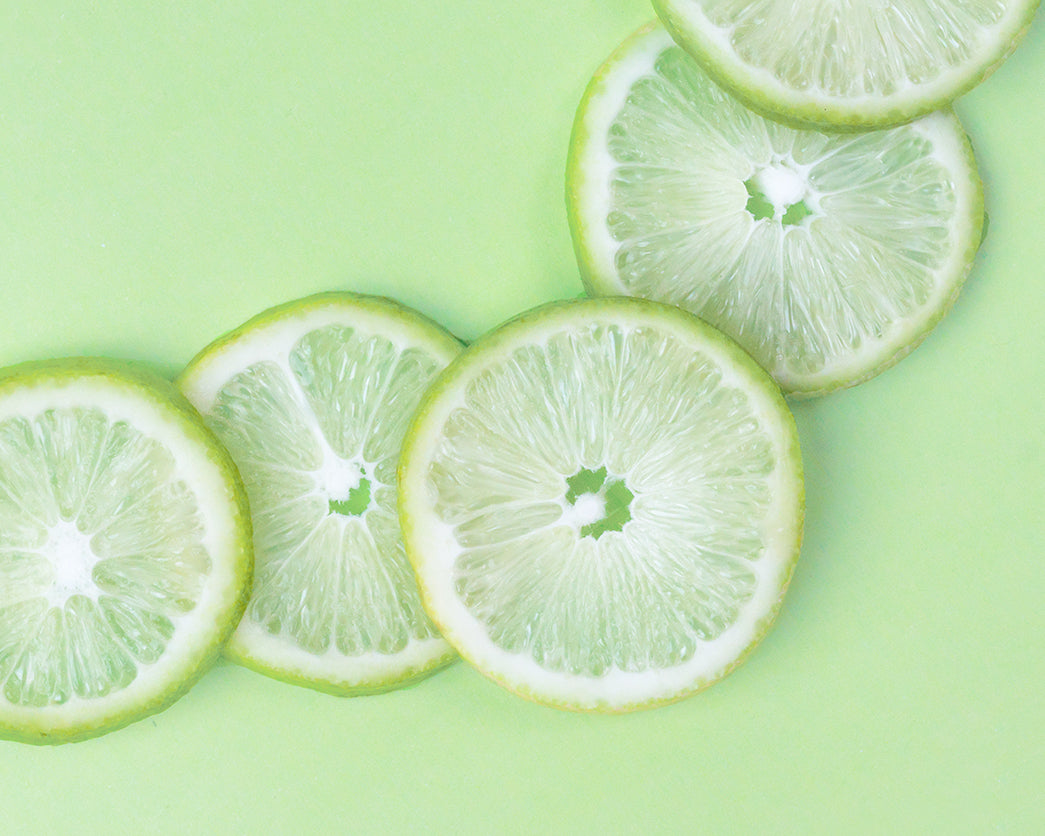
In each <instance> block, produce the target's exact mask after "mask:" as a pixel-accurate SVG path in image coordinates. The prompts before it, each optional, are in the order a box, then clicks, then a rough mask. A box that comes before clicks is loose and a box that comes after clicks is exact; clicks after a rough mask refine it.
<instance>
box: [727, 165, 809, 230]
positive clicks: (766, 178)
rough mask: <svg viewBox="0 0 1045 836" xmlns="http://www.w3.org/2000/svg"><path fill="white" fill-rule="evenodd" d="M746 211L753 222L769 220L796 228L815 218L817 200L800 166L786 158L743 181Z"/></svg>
mask: <svg viewBox="0 0 1045 836" xmlns="http://www.w3.org/2000/svg"><path fill="white" fill-rule="evenodd" d="M744 187H745V188H746V189H747V192H748V203H747V210H748V211H749V212H750V213H751V215H752V216H753V217H754V218H755V220H767V219H772V220H774V221H777V222H779V223H781V224H782V225H783V226H797V225H799V224H801V223H802V222H803V221H804V220H805V219H806V218H808V217H810V216H812V215H816V214H817V213H818V212H819V210H820V206H819V199H818V195H817V194H816V192H815V190H814V189H813V188H812V187H811V186H810V184H809V176H808V172H807V171H806V170H805V168H804V167H802V166H799V165H797V164H796V163H795V162H794V161H792V160H788V159H784V158H781V159H776V160H773V161H772V162H770V163H769V164H767V165H764V166H761V167H759V168H758V169H757V170H756V171H755V173H754V174H753V175H752V176H751V177H749V178H748V179H747V180H745V181H744Z"/></svg>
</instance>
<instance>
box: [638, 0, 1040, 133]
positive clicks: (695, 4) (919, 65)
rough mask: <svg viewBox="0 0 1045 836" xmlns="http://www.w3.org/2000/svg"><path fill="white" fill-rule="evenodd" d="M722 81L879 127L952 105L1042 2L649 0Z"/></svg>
mask: <svg viewBox="0 0 1045 836" xmlns="http://www.w3.org/2000/svg"><path fill="white" fill-rule="evenodd" d="M653 6H654V8H655V9H656V11H657V14H658V15H660V18H661V20H663V21H664V23H665V24H666V25H667V27H668V29H669V30H670V31H671V33H672V35H673V36H674V37H675V39H676V40H677V41H678V42H679V44H680V45H682V46H683V47H685V48H686V49H687V50H688V51H689V52H690V53H691V54H692V55H693V57H694V58H696V59H697V60H698V61H699V62H700V63H701V64H702V65H703V66H704V68H705V69H706V70H707V72H708V73H710V74H711V75H712V76H713V77H714V78H715V80H716V81H717V82H718V83H719V84H721V85H722V86H723V87H725V88H726V89H727V90H729V91H730V92H731V93H732V94H733V95H735V96H737V97H738V98H740V99H743V100H744V101H745V102H747V103H748V105H750V106H751V107H753V108H755V109H756V110H759V111H761V112H763V113H766V114H767V115H770V116H774V117H776V118H779V119H783V120H785V121H790V122H797V123H806V124H809V125H816V126H821V127H823V128H826V129H834V130H844V129H850V130H851V129H866V128H883V127H889V126H891V125H898V124H902V123H903V122H908V121H910V120H912V119H914V118H917V117H919V116H924V115H925V114H927V113H930V112H932V111H934V110H938V109H940V108H942V107H946V106H947V105H949V104H950V103H951V102H952V101H953V100H954V99H955V98H957V97H958V96H960V95H961V94H963V93H965V92H967V91H968V90H970V89H972V88H973V87H974V86H975V85H977V84H978V83H980V82H981V81H982V80H983V79H985V78H986V77H987V76H988V75H989V74H990V73H991V72H992V71H993V70H994V69H995V68H997V67H998V66H999V65H1000V64H1001V63H1002V61H1004V60H1005V58H1006V57H1008V55H1009V54H1010V53H1011V52H1012V51H1013V50H1014V49H1015V48H1016V45H1017V44H1018V43H1019V41H1020V38H1021V37H1022V36H1023V33H1024V32H1025V31H1026V30H1027V27H1028V26H1029V25H1030V21H1031V19H1032V18H1033V16H1034V10H1035V9H1036V8H1037V6H1038V0H993V2H990V3H984V2H978V0H907V1H906V2H904V3H890V2H885V0H871V2H858V3H814V2H808V1H806V2H803V0H760V2H755V3H752V2H737V0H653Z"/></svg>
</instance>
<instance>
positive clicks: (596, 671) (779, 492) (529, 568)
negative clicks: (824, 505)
mask: <svg viewBox="0 0 1045 836" xmlns="http://www.w3.org/2000/svg"><path fill="white" fill-rule="evenodd" d="M399 478H400V506H399V507H400V518H401V519H402V523H403V535H404V540H405V542H406V548H407V554H409V556H410V559H411V562H412V563H413V564H414V568H415V570H416V571H417V574H418V578H419V582H420V586H421V595H422V599H423V600H424V602H425V606H426V607H427V609H428V611H429V612H430V613H431V614H432V617H433V618H434V619H435V621H436V623H437V624H439V626H440V629H441V630H442V631H443V634H444V635H445V636H446V638H447V639H448V640H449V641H450V642H451V643H452V644H453V645H455V646H456V647H457V649H458V651H459V652H460V653H461V655H462V656H463V657H465V658H466V659H468V660H469V661H470V662H471V663H472V664H474V665H475V666H476V667H477V668H478V669H479V670H480V671H482V672H483V673H485V674H486V675H487V676H489V677H490V678H492V679H493V680H495V681H496V682H499V683H500V684H502V685H504V686H506V687H507V688H509V689H511V690H513V691H515V692H517V693H519V694H522V695H523V696H526V697H529V698H531V699H533V700H536V701H538V702H544V703H548V704H551V705H555V706H558V707H561V708H570V709H576V710H600V711H629V710H632V709H636V708H643V707H649V706H653V705H658V704H661V703H666V702H671V701H674V700H677V699H679V698H681V697H684V696H686V695H687V694H690V693H692V692H694V691H697V690H699V689H700V688H703V687H704V686H706V685H709V684H710V683H712V682H714V681H715V680H717V679H719V678H720V677H722V676H723V675H725V674H726V673H728V672H729V671H730V670H732V669H733V668H734V667H735V666H736V665H737V664H738V663H739V662H740V660H741V659H742V658H743V657H744V656H745V655H746V653H747V652H748V651H749V650H750V649H751V648H752V646H753V645H754V644H755V643H756V642H757V641H758V640H759V639H760V638H761V637H762V636H763V634H765V632H766V631H767V630H768V628H769V625H770V622H771V621H772V619H773V617H774V615H775V613H776V611H777V608H778V606H779V605H780V602H781V599H782V596H783V593H784V589H785V587H786V585H787V583H788V580H789V578H790V575H791V571H792V568H793V565H794V562H795V560H796V558H797V555H798V549H799V541H800V538H801V525H802V514H803V489H802V468H801V458H800V454H799V449H798V441H797V438H796V432H795V425H794V421H793V419H792V417H791V414H790V412H789V411H788V409H787V407H786V405H785V403H784V400H783V398H782V397H781V394H780V390H779V389H778V388H777V387H776V386H775V385H774V383H773V381H772V380H771V379H770V378H769V377H768V376H767V375H766V374H765V372H764V371H762V369H760V368H759V367H758V366H757V365H756V364H755V363H754V362H753V361H752V360H751V358H750V357H748V356H747V355H746V354H745V353H744V352H743V351H742V350H741V349H740V348H739V347H738V346H737V345H736V344H735V343H733V342H732V341H731V340H729V339H727V338H726V337H724V336H723V335H722V334H721V333H719V332H718V331H716V330H715V329H713V328H711V327H710V326H708V325H707V324H705V323H703V322H701V321H700V320H698V319H697V318H695V317H693V316H690V315H689V314H687V313H685V312H684V311H681V310H679V309H677V308H672V307H668V306H666V305H660V304H656V303H653V302H648V301H645V300H639V299H624V298H618V299H598V300H582V301H573V302H560V303H555V304H552V305H550V306H546V307H543V308H539V309H537V310H536V311H533V312H530V313H527V314H524V315H522V316H521V317H519V318H517V319H515V320H513V321H512V322H510V323H508V324H507V325H505V326H503V327H502V328H500V329H498V330H496V331H495V332H493V333H491V334H489V335H487V336H486V337H483V338H482V339H480V340H479V341H477V342H476V343H474V344H473V345H472V346H471V347H469V348H468V349H466V350H465V351H464V352H463V353H462V354H461V356H460V357H459V358H458V360H457V361H456V362H455V363H453V364H452V365H451V366H450V367H449V368H448V369H447V370H446V371H445V372H444V373H443V374H442V375H441V376H440V377H439V378H438V379H437V381H436V382H435V384H433V387H432V389H431V390H430V391H429V393H428V395H427V396H426V397H425V399H424V401H423V402H422V404H421V406H420V407H419V411H418V415H417V417H416V418H415V421H414V423H413V424H412V426H411V429H410V431H409V434H408V436H407V440H406V442H405V444H404V446H403V456H402V459H401V462H400V477H399Z"/></svg>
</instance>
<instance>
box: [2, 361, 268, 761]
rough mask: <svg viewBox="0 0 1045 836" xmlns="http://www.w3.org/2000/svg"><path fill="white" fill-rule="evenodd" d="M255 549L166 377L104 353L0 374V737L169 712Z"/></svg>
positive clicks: (84, 732) (233, 487)
mask: <svg viewBox="0 0 1045 836" xmlns="http://www.w3.org/2000/svg"><path fill="white" fill-rule="evenodd" d="M251 559H252V556H251V547H250V520H249V516H248V512H247V507H246V497H245V496H244V493H243V488H242V485H241V484H240V482H239V480H238V478H237V476H236V471H235V467H234V466H233V464H232V462H231V461H230V460H229V458H228V455H227V453H226V452H225V451H224V449H223V448H222V447H221V446H220V445H219V444H218V442H217V440H216V439H215V438H214V437H213V436H212V435H211V434H210V433H209V432H208V431H207V429H206V427H205V426H204V425H203V423H202V421H201V420H200V417H199V415H198V414H196V412H195V411H194V410H193V409H192V408H191V407H190V406H189V404H188V403H187V402H186V401H185V399H184V398H182V397H181V395H180V393H178V392H177V390H175V389H174V387H172V386H171V385H170V384H169V383H167V382H166V381H163V380H161V379H159V378H155V377H153V376H152V375H150V374H148V373H146V372H143V371H141V370H137V369H134V368H132V367H130V366H127V365H124V364H118V363H114V362H111V361H103V360H68V361H53V362H45V363H32V364H25V365H21V366H15V367H12V368H10V369H7V370H4V371H3V372H0V737H8V738H14V739H18V740H23V741H27V742H32V743H59V742H64V741H69V740H77V739H82V738H86V737H92V736H94V735H97V734H100V733H102V732H105V731H109V730H112V729H115V728H119V727H121V726H124V725H126V724H128V723H130V722H133V721H135V720H138V719H141V718H142V717H144V716H146V715H148V714H152V713H154V712H157V711H160V710H162V709H164V708H166V707H167V706H169V705H170V704H171V703H172V702H174V700H176V699H177V698H178V697H179V696H181V695H182V694H183V693H184V692H185V691H186V690H187V689H188V688H189V687H190V686H191V685H192V683H193V682H195V681H196V679H197V678H198V677H199V676H200V675H201V674H202V673H203V672H204V671H205V670H206V669H207V668H208V667H209V666H210V664H211V663H212V662H213V661H214V660H215V658H217V656H218V655H219V654H220V651H221V648H222V645H223V644H224V642H225V640H226V639H227V637H228V636H229V634H230V633H231V632H232V630H233V628H234V627H235V625H236V623H237V621H238V620H239V617H240V614H241V613H242V612H243V607H244V605H245V603H246V598H247V594H248V591H249V588H250V577H251Z"/></svg>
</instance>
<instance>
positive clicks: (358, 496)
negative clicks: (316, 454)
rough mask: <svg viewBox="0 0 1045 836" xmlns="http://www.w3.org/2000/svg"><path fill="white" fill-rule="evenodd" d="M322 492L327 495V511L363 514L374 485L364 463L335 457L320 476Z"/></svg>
mask: <svg viewBox="0 0 1045 836" xmlns="http://www.w3.org/2000/svg"><path fill="white" fill-rule="evenodd" d="M317 481H318V483H319V491H320V493H322V494H323V495H324V496H326V497H327V507H328V513H330V514H336V515H338V516H342V517H361V516H362V515H363V514H364V513H365V512H366V511H367V509H368V508H369V507H370V499H371V485H370V479H369V478H367V471H366V466H365V465H364V464H362V463H361V462H357V461H353V460H348V459H342V458H340V457H337V456H332V457H331V458H330V459H329V460H328V461H327V462H326V463H325V464H324V466H323V468H322V469H321V470H320V471H319V473H318V475H317Z"/></svg>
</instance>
